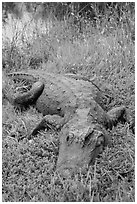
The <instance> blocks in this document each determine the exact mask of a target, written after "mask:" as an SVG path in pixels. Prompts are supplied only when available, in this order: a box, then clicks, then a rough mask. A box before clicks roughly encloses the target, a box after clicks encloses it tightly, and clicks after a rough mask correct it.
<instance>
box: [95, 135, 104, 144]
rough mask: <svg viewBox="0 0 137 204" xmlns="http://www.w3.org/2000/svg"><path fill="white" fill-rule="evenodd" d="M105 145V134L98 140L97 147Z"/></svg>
mask: <svg viewBox="0 0 137 204" xmlns="http://www.w3.org/2000/svg"><path fill="white" fill-rule="evenodd" d="M103 144H104V136H103V134H101V135H100V136H99V137H98V138H97V142H96V147H98V146H101V145H103Z"/></svg>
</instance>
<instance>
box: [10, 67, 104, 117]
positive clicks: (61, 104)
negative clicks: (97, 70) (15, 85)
mask: <svg viewBox="0 0 137 204" xmlns="http://www.w3.org/2000/svg"><path fill="white" fill-rule="evenodd" d="M9 76H12V77H13V78H15V79H25V80H26V81H31V82H36V81H41V82H42V83H43V84H44V90H43V92H42V94H41V95H40V96H39V98H38V99H37V100H36V101H35V102H36V104H35V105H36V108H37V109H38V110H39V111H40V112H42V113H43V115H47V114H58V115H60V116H64V115H65V114H66V112H70V111H72V110H75V109H77V108H78V107H89V106H90V103H91V101H92V100H95V101H96V102H97V103H98V104H100V105H101V107H103V108H104V107H105V106H104V104H105V103H104V99H106V98H105V97H104V95H103V93H102V92H101V91H100V90H99V89H98V88H97V87H96V86H95V85H94V84H93V83H92V82H89V81H85V80H82V79H78V80H77V79H75V78H73V77H68V76H67V75H60V74H53V73H46V72H45V71H41V70H29V71H24V72H15V73H11V74H9Z"/></svg>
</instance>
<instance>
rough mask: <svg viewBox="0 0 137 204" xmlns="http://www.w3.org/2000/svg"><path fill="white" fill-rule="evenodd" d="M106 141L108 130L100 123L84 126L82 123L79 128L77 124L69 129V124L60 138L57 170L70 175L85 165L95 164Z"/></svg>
mask: <svg viewBox="0 0 137 204" xmlns="http://www.w3.org/2000/svg"><path fill="white" fill-rule="evenodd" d="M83 125H84V124H83ZM64 133H65V135H64ZM106 141H107V140H106V132H104V129H103V128H102V127H101V126H99V125H98V124H90V126H89V125H88V126H87V125H85V126H84V127H83V126H82V124H81V126H79V127H77V129H76V126H75V128H74V126H73V128H72V127H71V128H69V129H68V126H67V127H66V130H65V129H63V134H62V135H61V139H60V150H59V157H58V161H57V170H59V171H61V172H64V173H61V174H63V175H69V174H70V172H75V171H76V170H77V169H79V168H83V166H89V165H91V164H93V163H94V161H95V158H96V157H97V156H98V154H100V153H102V151H103V148H104V146H105V145H106Z"/></svg>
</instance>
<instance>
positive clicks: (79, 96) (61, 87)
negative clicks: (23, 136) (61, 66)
mask: <svg viewBox="0 0 137 204" xmlns="http://www.w3.org/2000/svg"><path fill="white" fill-rule="evenodd" d="M7 77H9V78H12V80H25V81H27V82H31V83H32V87H31V89H30V90H28V91H27V92H24V93H15V94H11V93H10V92H8V91H4V94H5V97H6V98H7V99H8V100H9V102H10V103H12V104H13V105H14V106H17V107H28V106H30V105H33V106H35V107H36V109H37V110H38V111H39V112H41V113H42V114H43V119H42V121H40V122H39V124H38V125H37V126H36V128H34V130H32V132H31V134H29V135H28V139H32V138H33V137H34V136H36V135H37V133H38V132H39V131H40V130H41V129H43V128H50V127H52V128H55V130H60V132H59V140H60V146H59V156H58V160H57V164H56V169H57V170H59V171H62V170H63V171H66V172H67V171H69V172H70V171H74V170H75V169H77V168H81V167H83V166H84V165H87V166H89V165H91V164H93V163H94V161H95V158H96V157H97V156H98V154H100V153H101V152H102V151H103V149H104V147H105V146H106V145H108V143H109V141H110V138H109V136H108V131H107V130H108V129H110V130H111V129H112V127H113V126H116V125H117V123H118V122H121V123H125V122H126V120H127V117H126V107H125V106H120V107H115V108H113V109H111V110H109V111H107V112H106V110H105V106H106V104H107V103H108V97H106V95H105V93H104V92H103V91H102V90H101V89H100V88H99V87H97V86H96V85H95V84H94V83H93V80H89V79H87V78H84V77H82V76H77V75H75V74H74V75H73V74H64V75H63V74H53V73H46V72H45V71H39V70H27V71H22V72H14V73H10V74H8V75H7ZM105 103H106V104H105ZM104 104H105V105H104Z"/></svg>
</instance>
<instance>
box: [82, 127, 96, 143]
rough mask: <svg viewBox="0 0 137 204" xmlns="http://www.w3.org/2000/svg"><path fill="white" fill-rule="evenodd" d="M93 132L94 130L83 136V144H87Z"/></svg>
mask: <svg viewBox="0 0 137 204" xmlns="http://www.w3.org/2000/svg"><path fill="white" fill-rule="evenodd" d="M93 133H94V130H93V131H92V132H91V133H90V134H88V135H87V136H86V137H85V140H84V146H85V145H88V144H89V142H90V140H91V137H92V134H93Z"/></svg>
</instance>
